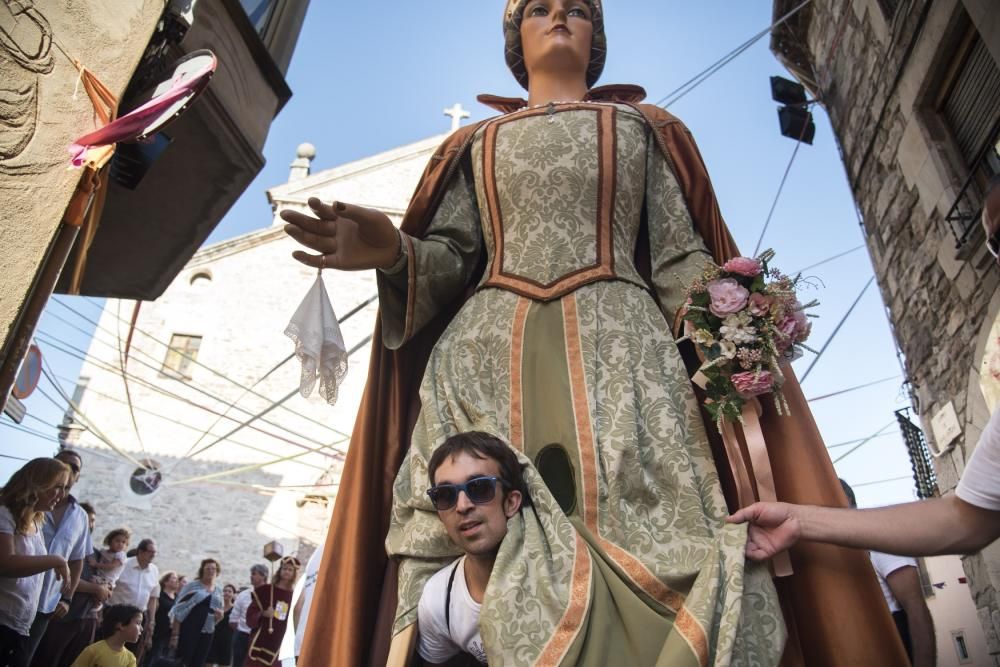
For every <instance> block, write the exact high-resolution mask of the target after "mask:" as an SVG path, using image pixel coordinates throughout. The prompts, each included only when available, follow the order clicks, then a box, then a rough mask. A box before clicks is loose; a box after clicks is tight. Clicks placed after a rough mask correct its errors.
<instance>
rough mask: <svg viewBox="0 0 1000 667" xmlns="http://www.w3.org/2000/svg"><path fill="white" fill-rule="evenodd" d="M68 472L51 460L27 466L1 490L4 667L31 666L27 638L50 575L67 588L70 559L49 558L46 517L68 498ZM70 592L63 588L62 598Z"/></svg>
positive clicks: (0, 651)
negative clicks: (44, 528)
mask: <svg viewBox="0 0 1000 667" xmlns="http://www.w3.org/2000/svg"><path fill="white" fill-rule="evenodd" d="M69 478H70V469H69V467H68V466H67V465H66V464H64V463H62V462H61V461H57V460H56V459H50V458H38V459H33V460H31V461H28V462H27V463H26V464H24V466H23V467H21V469H20V470H18V471H17V472H15V473H14V474H13V475H11V478H10V479H9V480H8V481H7V485H6V486H4V487H3V490H0V664H2V665H11V666H12V667H27V664H28V658H29V656H28V634H29V631H30V629H31V623H32V621H33V620H34V618H35V612H36V610H37V609H38V596H39V594H40V593H41V590H42V579H43V575H44V573H45V572H47V571H49V570H52V571H54V572H55V574H56V577H57V578H58V579H60V580H61V581H62V582H63V583H64V585H65V584H66V583H68V582H69V581H70V574H69V566H68V565H67V564H66V560H65V559H64V558H63V557H62V556H59V555H56V554H51V555H50V554H48V552H47V550H46V548H45V541H44V539H43V537H42V522H43V520H44V516H45V512H51V511H52V509H53V508H54V507H55V506H56V505H57V504H58V503H59V501H60V500H62V499H63V497H64V496H65V495H66V489H67V486H68V484H69ZM66 593H67V591H66V590H65V588H64V591H63V594H64V595H65V594H66Z"/></svg>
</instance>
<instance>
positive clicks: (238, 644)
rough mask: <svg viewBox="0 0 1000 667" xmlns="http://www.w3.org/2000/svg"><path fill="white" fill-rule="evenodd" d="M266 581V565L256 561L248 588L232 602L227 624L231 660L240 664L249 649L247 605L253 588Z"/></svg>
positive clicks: (251, 569) (251, 571)
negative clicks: (231, 650)
mask: <svg viewBox="0 0 1000 667" xmlns="http://www.w3.org/2000/svg"><path fill="white" fill-rule="evenodd" d="M266 583H267V566H266V565H263V564H261V563H257V564H256V565H254V566H253V567H251V568H250V588H247V589H246V590H244V591H241V592H240V594H239V595H237V596H236V601H235V602H233V610H232V611H231V612H230V613H229V626H230V627H231V628H232V629H233V662H232V664H234V665H242V664H243V663H244V662H245V661H246V658H247V651H249V650H250V626H249V625H247V607H249V606H250V602H251V600H252V597H253V589H255V588H257V587H258V586H263V585H264V584H266Z"/></svg>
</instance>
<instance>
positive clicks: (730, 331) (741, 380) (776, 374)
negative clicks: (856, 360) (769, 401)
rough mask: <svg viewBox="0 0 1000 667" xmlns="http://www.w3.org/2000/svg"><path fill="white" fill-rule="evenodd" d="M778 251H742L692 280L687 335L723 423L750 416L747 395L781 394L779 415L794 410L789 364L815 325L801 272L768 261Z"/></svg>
mask: <svg viewBox="0 0 1000 667" xmlns="http://www.w3.org/2000/svg"><path fill="white" fill-rule="evenodd" d="M773 257H774V251H773V250H766V251H764V252H763V253H761V255H759V256H758V257H757V258H750V257H734V258H733V259H730V260H729V261H728V262H726V263H725V264H723V265H722V266H721V267H719V266H716V265H714V264H710V265H708V266H706V267H705V270H704V271H703V272H702V274H701V275H700V276H699V277H697V278H696V279H695V280H693V281H692V282H691V283H690V284H689V285H687V286H686V291H687V296H688V298H687V303H686V305H685V306H684V308H683V310H682V318H683V321H684V336H683V337H682V338H681V339H680V340H690V341H691V342H692V343H694V345H695V347H696V349H697V350H698V353H699V357H700V358H701V359H703V360H704V363H703V364H702V365H701V368H699V369H698V372H697V373H696V374H695V377H694V378H693V380H694V381H695V382H696V383H697V384H698V385H699V386H701V387H702V388H703V389H704V390H705V392H706V393H707V395H708V399H707V400H706V405H705V407H706V408H707V409H708V411H709V413H710V414H711V415H712V418H713V419H714V420H715V421H716V423H717V424H718V425H719V426H720V430H721V426H722V421H723V420H726V421H730V422H734V421H740V422H742V421H743V420H742V410H743V404H744V403H745V402H746V400H747V399H750V398H752V397H754V396H759V395H761V394H767V393H773V394H774V404H775V406H776V408H777V410H778V413H779V414H788V412H789V411H788V403H787V402H786V401H785V398H784V396H782V394H781V385H782V384H783V383H784V375H783V374H782V372H781V369H780V368H779V365H780V364H781V363H782V362H791V361H793V360H795V359H797V358H798V357H800V356H801V355H802V348H805V349H809V348H807V347H806V346H805V345H803V343H804V341H805V340H806V339H807V338H808V337H809V332H810V330H811V328H812V324H811V323H810V322H809V317H812V316H811V315H807V314H806V312H805V311H806V309H808V308H812V307H815V306H816V305H817V304H818V303H819V302H818V301H811V302H809V303H807V304H805V305H803V304H802V303H800V302H799V300H798V298H797V297H796V290H797V289H798V288H799V287H800V283H801V282H802V280H803V279H802V277H801V275H799V276H795V277H790V276H786V275H785V274H783V273H781V271H779V270H777V269H773V268H770V267H769V266H768V262H769V261H770V260H771V259H772V258H773Z"/></svg>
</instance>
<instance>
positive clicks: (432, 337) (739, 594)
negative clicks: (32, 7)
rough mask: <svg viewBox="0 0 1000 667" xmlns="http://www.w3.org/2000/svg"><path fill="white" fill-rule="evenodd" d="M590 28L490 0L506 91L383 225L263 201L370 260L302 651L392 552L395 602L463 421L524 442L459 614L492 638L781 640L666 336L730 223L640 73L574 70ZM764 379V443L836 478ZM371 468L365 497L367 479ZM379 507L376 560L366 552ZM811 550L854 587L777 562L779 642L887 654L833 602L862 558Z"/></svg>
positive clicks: (599, 32)
mask: <svg viewBox="0 0 1000 667" xmlns="http://www.w3.org/2000/svg"><path fill="white" fill-rule="evenodd" d="M604 28H605V25H604V13H603V7H602V2H601V0H508V2H507V3H506V9H505V11H504V16H503V32H504V38H505V44H504V47H505V48H504V53H505V56H506V60H507V64H508V66H509V67H510V69H511V71H512V73H513V74H514V76H515V78H516V79H517V80H518V82H519V83H520V84H521V85H522V86H523V87H525V88H526V89H527V91H528V98H527V100H522V99H517V98H499V97H495V96H481V97H480V100H481V101H483V102H484V103H486V104H488V105H490V106H492V107H494V108H495V109H497V110H498V111H501V112H502V115H499V116H496V117H494V118H490V119H488V120H485V121H483V122H481V123H478V124H474V125H470V126H467V127H464V128H462V129H460V130H458V131H456V132H455V133H453V134H452V135H451V136H450V137H449V139H448V140H446V142H445V143H444V144H443V145H442V147H441V148H440V149H439V150H438V151H437V152H436V154H435V155H434V156H433V159H432V160H431V161H430V163H429V164H428V167H427V169H426V170H425V172H424V176H423V178H422V180H421V183H420V184H419V185H418V187H417V190H416V192H415V195H414V197H413V198H412V200H411V203H410V207H409V209H408V211H407V213H406V215H405V217H404V219H403V222H402V224H401V226H400V228H399V229H398V230H397V229H396V228H395V227H394V226H393V224H392V222H391V221H390V220H389V218H388V217H387V216H386V215H385V214H383V213H381V212H379V211H376V210H374V209H367V208H362V207H358V206H353V205H351V204H346V203H342V202H334V203H333V204H325V203H322V202H320V201H318V200H316V199H313V200H310V202H309V206H310V208H311V209H312V210H311V213H312V215H307V214H305V213H302V212H297V211H283V212H282V213H281V215H282V217H283V218H284V219H285V220H286V221H287V222H289V223H290V224H289V225H288V226H287V227H286V231H287V232H288V233H289V234H290V235H291V236H292V237H293V238H295V239H296V240H298V241H300V242H301V243H303V244H304V245H306V246H307V247H308V248H310V249H312V250H313V251H315V252H316V254H307V253H305V252H296V253H294V255H293V256H294V257H295V258H296V259H297V260H299V261H301V262H303V263H305V264H308V265H310V266H313V267H319V268H335V269H342V270H362V269H376V270H377V278H378V286H379V312H380V317H379V323H378V329H377V330H376V333H375V338H374V339H375V341H376V346H375V349H374V350H373V355H372V362H371V364H370V366H369V383H368V387H367V388H366V391H365V402H364V403H363V405H362V407H361V411H360V412H359V417H358V421H357V424H356V426H355V430H354V437H353V440H352V444H351V454H350V455H349V456H348V460H347V463H346V467H345V471H344V475H343V480H344V481H343V482H342V484H341V486H340V488H339V490H338V502H337V505H336V507H335V509H334V516H333V521H332V525H331V530H330V537H329V538H328V539H329V543H330V544H331V545H336V547H337V549H338V550H340V552H341V553H339V554H338V558H336V559H329V562H328V563H327V564H325V565H324V570H323V572H322V573H321V575H320V579H319V581H320V583H319V585H320V586H324V587H325V590H324V596H325V597H326V598H327V599H336V600H338V601H339V602H340V603H341V604H340V605H339V607H338V609H336V610H335V614H336V616H335V617H333V614H331V620H330V621H329V622H326V621H320V622H319V623H317V624H316V625H314V626H311V627H310V630H309V633H308V634H309V636H307V639H306V645H305V647H304V649H303V655H307V656H309V659H310V660H315V661H316V662H311V663H310V664H316V665H321V664H327V663H328V664H358V663H361V662H363V661H365V657H364V656H365V654H366V652H367V651H368V647H369V645H370V644H369V642H368V641H367V637H369V636H371V634H372V633H373V632H375V631H376V630H375V628H373V627H372V624H373V621H372V619H375V618H385V617H387V616H388V615H389V611H388V610H380V609H378V605H379V600H380V599H381V600H387V599H390V600H391V599H393V598H392V595H391V594H389V593H383V594H382V595H378V594H377V587H378V586H379V584H380V582H382V581H387V582H391V581H392V575H394V574H396V573H397V572H398V582H397V583H396V587H397V596H396V600H397V601H398V602H397V606H396V610H395V623H394V626H393V629H392V636H395V637H399V636H402V633H403V631H404V630H405V629H406V628H407V627H408V626H411V625H412V624H413V623H414V621H415V620H416V616H417V603H418V601H419V596H420V592H421V590H422V589H423V587H424V585H425V583H426V582H427V581H428V579H429V578H430V577H431V576H432V575H434V574H435V572H436V571H437V570H438V569H440V567H441V564H442V563H443V562H445V561H446V560H448V559H450V558H453V557H454V556H456V555H458V549H457V547H456V546H455V544H454V543H453V542H452V540H451V539H449V535H448V532H447V531H446V530H445V528H444V526H443V525H442V523H441V522H440V521H439V518H438V512H436V511H435V508H434V505H432V504H431V502H430V500H429V498H428V497H427V496H426V495H425V491H426V489H427V487H428V485H429V480H428V479H427V472H426V471H427V468H428V465H427V464H428V460H429V458H430V456H431V453H432V452H433V451H434V449H435V448H436V447H437V446H438V445H439V444H440V443H441V442H442V441H444V439H445V438H446V437H447V436H449V435H451V434H454V433H459V432H465V431H470V430H482V431H487V432H490V433H495V434H497V435H499V436H500V437H502V438H503V439H504V440H505V441H507V442H509V443H510V445H511V446H512V447H513V448H514V449H515V450H517V451H518V452H520V453H521V454H522V455H523V456H524V460H525V461H527V462H529V463H530V464H531V467H529V468H528V469H527V471H526V474H525V476H526V480H527V484H528V490H529V491H530V493H531V498H532V501H533V503H534V511H533V512H524V513H522V514H521V517H522V518H521V519H519V518H518V517H514V518H513V519H512V524H515V525H516V526H517V531H516V533H517V535H518V537H517V539H516V540H511V539H510V535H509V536H508V538H507V540H505V542H504V546H503V547H502V548H501V549H500V551H499V552H498V554H497V558H496V562H495V564H494V568H493V576H492V578H491V579H490V586H489V588H488V591H487V593H488V594H487V595H486V597H485V598H484V602H483V607H482V613H481V616H480V623H481V624H483V625H488V626H489V628H490V631H489V632H486V631H484V632H483V639H484V641H485V649H486V652H487V654H488V655H489V659H490V662H495V663H498V664H499V663H502V664H507V663H514V662H517V663H519V664H520V663H524V664H533V663H536V662H539V663H542V664H560V663H565V664H572V663H573V661H574V660H575V659H576V658H580V656H587V657H588V659H589V660H591V661H593V663H594V664H602V663H603V664H611V663H615V664H636V665H644V664H655V663H656V662H657V661H659V662H661V663H662V664H699V663H701V664H705V663H708V662H710V661H714V662H716V664H720V665H726V664H762V665H772V664H776V663H777V662H778V660H779V658H780V656H781V653H782V649H783V645H784V641H785V637H786V633H785V624H784V622H783V619H782V615H781V609H780V607H779V602H778V597H777V592H776V589H775V586H774V584H773V582H772V581H771V577H770V575H769V572H768V571H767V569H766V568H764V567H760V565H758V564H750V565H746V561H745V558H744V554H743V546H744V545H745V542H746V534H745V529H742V528H740V529H739V530H733V527H732V526H729V525H726V524H725V522H724V518H725V516H726V514H727V507H726V503H725V500H724V498H723V494H722V488H721V484H720V481H719V475H718V471H717V469H716V463H715V458H714V457H713V453H712V450H711V445H710V441H709V432H708V430H707V429H713V430H714V429H715V428H716V426H715V424H713V423H711V421H710V420H709V423H708V424H706V423H705V421H704V420H703V417H702V415H701V413H700V406H699V401H698V399H697V397H696V395H695V391H694V389H693V388H692V385H691V382H690V380H689V377H688V374H687V372H686V368H685V365H684V362H683V360H682V357H681V352H680V349H679V348H678V345H677V344H676V343H675V340H674V331H673V330H674V328H675V325H676V324H678V319H679V317H678V311H679V310H680V309H681V307H682V306H683V305H684V301H685V298H686V295H685V293H684V290H683V288H682V285H683V284H685V283H687V282H690V280H691V279H692V278H693V277H695V276H696V275H698V274H700V272H701V271H702V269H703V268H704V265H705V263H706V262H708V261H710V260H713V259H714V260H715V262H716V263H718V264H721V263H723V262H724V261H725V260H727V259H729V258H730V257H732V256H734V255H735V254H737V253H736V251H735V244H734V243H733V242H732V239H731V237H730V236H729V233H728V231H727V229H726V227H725V224H724V222H723V221H722V218H721V214H720V213H719V208H718V204H717V203H716V201H715V197H714V194H713V191H712V187H711V183H710V181H709V178H708V175H707V173H706V171H705V166H704V164H703V162H702V160H701V156H700V154H699V152H698V149H697V147H696V146H695V144H694V141H693V140H692V139H691V136H690V133H689V132H688V131H687V128H686V127H684V125H683V124H682V123H681V122H680V121H679V120H678V119H677V118H675V117H673V116H672V115H670V114H669V113H667V112H666V111H665V110H663V109H661V108H658V107H654V106H652V105H643V104H640V103H639V102H640V101H641V100H642V99H643V97H644V95H645V93H644V91H643V90H642V89H641V88H639V87H638V86H602V87H599V88H592V86H593V85H594V84H595V83H596V81H597V79H598V77H599V75H600V73H601V71H602V68H603V66H604V62H605V57H606V49H607V38H606V34H605V29H604ZM379 343H381V345H379ZM786 389H787V391H786V392H785V393H786V396H788V397H789V400H790V402H791V403H792V410H793V414H794V415H795V416H794V417H791V418H784V417H783V418H781V419H780V420H778V419H774V418H773V417H774V414H773V410H771V412H770V413H769V414H765V416H764V420H765V421H766V422H767V425H766V426H767V429H769V430H767V431H766V435H767V438H768V442H769V444H771V446H772V449H774V450H777V451H776V454H775V455H776V456H782V457H786V458H783V459H777V460H778V462H780V463H781V464H782V466H783V467H782V468H780V469H781V470H783V471H794V474H795V475H796V476H797V478H805V479H808V480H810V482H811V483H808V484H807V483H805V482H803V483H800V484H797V485H795V487H796V488H795V489H794V491H795V492H796V493H799V494H800V495H813V494H823V493H825V494H827V495H826V496H825V498H828V499H829V500H828V502H835V501H836V500H837V499H839V498H841V497H842V494H841V491H840V487H839V485H838V483H837V478H836V476H835V475H834V474H833V469H832V466H831V465H830V462H829V457H828V455H827V454H826V452H825V449H824V448H823V444H822V442H821V441H820V440H819V438H818V436H817V433H816V429H815V425H814V424H813V423H812V420H811V417H810V415H809V409H808V406H807V404H806V403H805V399H804V397H802V396H801V393H800V392H799V391H798V389H797V386H796V385H795V382H794V379H791V378H789V380H788V382H787V384H786ZM417 397H419V400H416V399H417ZM765 402H766V401H765ZM779 421H780V423H779ZM776 433H777V435H776ZM720 452H721V456H720V460H721V461H723V462H724V463H723V466H722V467H723V473H724V476H725V478H726V479H727V480H728V478H729V470H728V469H727V465H729V464H728V463H726V462H725V461H726V459H725V457H726V454H725V451H724V450H720ZM789 452H795V454H794V456H797V457H799V458H798V459H795V461H794V462H792V459H791V456H792V454H790V453H789ZM790 462H791V465H789V463H790ZM733 465H738V466H744V465H745V464H744V461H743V458H742V456H739V455H737V456H735V457H734V458H733ZM397 466H398V468H397ZM823 466H825V467H823ZM775 467H776V468H777V463H776V464H775ZM760 468H762V466H761V467H760ZM760 468H758V471H759V472H761V474H762V475H764V474H765V473H764V471H763V470H761V469H760ZM817 470H818V471H819V472H818V473H817V472H816V471H817ZM393 473H396V481H395V486H394V493H393V500H392V504H391V506H388V503H387V502H386V501H383V497H384V489H383V488H381V487H380V484H381V483H382V480H384V479H386V478H387V477H388V476H390V475H391V474H393ZM788 475H789V476H791V473H788ZM781 481H782V482H784V481H785V480H784V479H782V480H781ZM790 485H791V484H790ZM783 490H784V489H783ZM345 499H349V500H347V502H345ZM352 508H353V509H352ZM358 508H363V510H360V509H358ZM386 523H388V525H389V531H388V535H387V536H386V539H385V541H384V544H385V545H386V548H387V550H388V552H389V555H390V556H391V557H393V558H396V559H398V570H395V569H394V568H392V567H388V568H387V565H386V563H385V560H384V559H383V558H382V557H381V554H380V553H379V547H380V546H381V545H382V544H383V541H382V539H381V538H382V535H380V534H375V533H376V531H380V530H381V527H382V526H383V525H386ZM511 532H514V528H513V527H512V528H511ZM834 557H835V558H838V559H840V561H843V562H850V563H851V567H848V568H846V571H849V572H851V573H852V575H857V576H856V577H855V578H854V579H852V582H853V581H854V580H856V581H858V582H861V586H860V587H861V588H864V587H865V586H867V593H866V594H864V595H860V596H854V595H852V594H851V591H854V590H858V589H857V588H856V587H853V586H849V585H844V584H839V585H838V586H830V583H831V582H830V578H829V575H828V574H827V573H826V572H822V571H819V570H820V569H821V568H819V567H816V566H815V565H816V563H817V562H818V561H821V559H812V560H811V561H808V562H805V561H799V563H798V564H797V568H796V588H795V589H794V591H793V592H794V593H795V595H794V596H790V597H789V598H788V599H787V600H786V602H787V604H788V608H789V609H793V610H794V614H795V615H796V621H797V624H793V625H797V627H810V628H812V627H820V628H822V629H821V630H819V631H817V632H816V633H815V634H816V636H817V637H818V640H816V641H812V638H810V639H809V641H803V642H800V643H801V644H802V645H803V646H806V649H807V650H809V651H816V654H817V655H816V657H815V659H814V660H812V662H813V663H815V664H820V663H822V662H825V661H828V660H829V658H830V656H836V659H837V660H841V661H842V662H841V663H838V664H851V663H852V661H853V663H854V664H861V663H865V662H872V663H873V664H874V663H875V662H877V663H879V664H895V663H896V658H895V657H894V654H893V652H892V650H891V649H890V650H889V653H887V654H883V653H879V654H878V655H877V656H872V655H871V653H870V651H871V650H872V649H871V648H870V645H872V644H878V643H879V642H878V640H877V636H876V634H877V633H876V634H872V635H867V634H864V632H863V631H864V630H865V629H866V628H869V627H871V628H876V629H882V630H884V633H883V634H888V633H890V632H893V631H894V630H893V627H892V624H891V619H889V618H888V615H887V614H884V616H885V619H884V625H882V626H879V624H878V623H870V622H869V621H870V620H871V619H869V618H868V617H865V618H864V619H863V620H862V619H860V617H859V616H858V614H857V613H856V612H855V609H856V608H858V607H861V608H867V607H868V606H871V605H874V604H876V603H878V602H880V598H879V591H878V589H877V587H875V586H873V585H869V584H868V581H869V579H870V574H869V571H870V565H869V564H868V563H867V562H865V560H864V559H863V558H861V557H860V556H859V557H852V556H850V555H845V554H840V553H838V554H836V556H834ZM852 558H853V560H852ZM840 561H838V562H840ZM600 565H606V566H607V568H606V569H602V568H601V567H600ZM387 573H388V575H387ZM866 577H867V578H866ZM820 584H825V585H826V587H822V586H821V585H820ZM390 585H391V584H390ZM373 586H374V587H376V594H374V595H373V589H372V587H373ZM845 591H846V592H847V594H845ZM628 592H631V593H632V595H631V597H630V596H629V595H628ZM616 596H617V597H616ZM817 600H823V603H822V604H823V605H824V606H823V608H822V609H820V608H818V607H817ZM345 601H349V602H346V604H345ZM612 601H613V602H612ZM846 602H850V603H852V604H845V603H846ZM868 603H871V604H868ZM831 607H832V608H833V609H838V610H839V609H844V610H845V613H847V610H850V613H851V614H852V616H851V618H852V619H859V620H857V622H853V621H852V628H858V629H859V631H862V634H861V635H859V636H862V637H864V639H862V640H859V641H855V642H852V643H851V644H850V646H846V647H844V646H834V645H830V644H829V643H824V642H825V641H827V638H828V637H831V636H836V635H837V631H836V629H832V628H829V627H828V623H829V619H830V618H832V617H834V616H835V615H833V614H829V613H828V612H829V609H830V608H831ZM526 619H531V620H530V623H528V622H527V621H526ZM623 619H632V620H633V621H635V622H638V623H641V624H642V627H644V628H646V629H647V630H648V632H646V631H644V632H642V633H635V632H634V631H630V629H629V623H628V622H625V621H624V620H623ZM675 621H676V622H675ZM838 623H839V624H841V625H842V622H841V621H838ZM595 628H601V629H602V630H601V631H600V632H594V631H592V630H593V629H595ZM386 635H389V633H386ZM379 639H382V638H381V637H380V638H379ZM814 646H815V647H818V648H814ZM859 646H860V647H864V650H865V651H866V652H865V654H864V655H862V656H858V655H857V654H854V653H852V651H853V650H855V647H859ZM798 650H799V647H798V645H796V649H795V651H798ZM876 650H878V649H876ZM883 657H885V659H884V660H883ZM581 659H582V658H581ZM869 659H870V660H869ZM806 662H807V663H808V662H809V660H807V661H806Z"/></svg>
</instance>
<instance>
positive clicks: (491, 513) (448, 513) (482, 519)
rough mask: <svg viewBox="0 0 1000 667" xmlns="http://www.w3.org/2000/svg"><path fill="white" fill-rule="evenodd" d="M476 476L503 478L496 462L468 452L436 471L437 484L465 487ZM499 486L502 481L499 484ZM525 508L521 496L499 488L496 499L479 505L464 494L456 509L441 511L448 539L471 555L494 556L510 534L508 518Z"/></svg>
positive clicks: (516, 492)
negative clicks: (461, 485)
mask: <svg viewBox="0 0 1000 667" xmlns="http://www.w3.org/2000/svg"><path fill="white" fill-rule="evenodd" d="M476 477H498V478H499V477H500V466H499V465H498V464H497V462H496V461H494V460H493V459H479V458H476V457H474V456H470V455H469V454H466V453H465V452H459V453H458V455H456V456H453V457H449V458H446V459H445V460H444V461H443V462H442V463H441V465H440V466H439V467H438V469H437V470H436V471H435V472H434V480H433V481H434V484H463V483H465V482H467V481H469V480H470V479H474V478H476ZM498 484H499V482H498ZM520 507H521V493H520V492H519V491H507V493H504V489H503V488H498V489H497V492H496V495H494V496H493V500H491V501H489V502H487V503H483V504H481V505H477V504H475V503H473V502H472V501H471V500H469V497H468V496H467V495H466V493H465V492H464V491H460V492H459V494H458V502H457V503H456V504H455V506H454V507H452V508H451V509H447V510H441V511H438V517H439V518H440V519H441V523H443V524H444V527H445V530H447V531H448V537H450V538H451V540H452V541H453V542H454V543H455V544H456V545H457V546H458V547H460V548H461V549H462V551H464V552H465V553H466V554H468V555H470V556H485V557H492V556H495V555H496V552H497V549H498V548H499V547H500V542H502V541H503V538H504V536H506V535H507V519H509V518H510V517H512V516H514V515H515V514H516V513H517V511H518V509H520Z"/></svg>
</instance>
